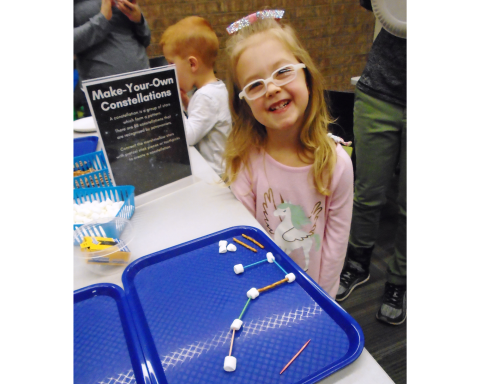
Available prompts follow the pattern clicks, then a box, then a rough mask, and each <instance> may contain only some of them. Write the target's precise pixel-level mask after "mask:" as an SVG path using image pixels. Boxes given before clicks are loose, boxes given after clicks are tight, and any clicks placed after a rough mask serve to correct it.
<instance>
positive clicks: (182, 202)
mask: <svg viewBox="0 0 480 384" xmlns="http://www.w3.org/2000/svg"><path fill="white" fill-rule="evenodd" d="M88 135H92V133H89V134H79V133H76V134H75V137H81V136H88ZM93 135H95V133H93ZM189 153H190V161H191V166H192V173H193V175H194V179H195V182H194V183H193V184H192V185H190V186H188V187H185V188H183V189H181V190H179V191H177V192H175V193H172V194H170V195H167V196H164V197H161V198H159V199H157V200H154V201H152V202H150V203H147V204H144V205H141V206H138V207H135V213H134V214H133V217H132V219H131V221H132V223H133V225H134V228H135V239H134V240H133V241H132V243H131V245H129V248H130V250H131V251H132V255H133V258H134V259H137V258H139V257H142V256H145V255H148V254H150V253H153V252H157V251H160V250H162V249H165V248H169V247H171V246H174V245H177V244H181V243H184V242H186V241H189V240H193V239H196V238H198V237H201V236H205V235H209V234H211V233H213V232H216V231H220V230H223V229H225V228H228V227H233V226H238V225H249V226H252V227H256V228H259V229H261V230H262V231H263V232H265V231H264V230H263V228H262V227H261V225H260V224H259V223H258V222H257V220H256V219H255V218H254V217H253V216H252V215H251V214H250V213H249V212H248V211H247V209H246V208H245V207H244V206H243V205H242V204H241V203H240V202H239V201H238V200H237V199H236V198H235V196H234V195H233V193H232V192H231V191H230V190H229V189H228V188H226V187H225V186H223V185H222V184H220V183H219V178H218V176H217V175H216V174H215V172H214V171H213V170H212V169H211V168H210V166H209V165H208V164H207V163H206V162H205V160H204V159H203V157H202V156H201V155H200V154H199V153H198V151H197V150H196V149H195V148H193V147H190V148H189ZM74 265H75V268H74V289H79V288H82V287H85V286H88V285H91V284H96V283H101V282H109V283H114V284H117V285H119V286H121V287H123V285H122V281H121V276H122V275H121V273H122V272H123V270H121V271H120V272H119V273H117V274H115V275H109V276H99V275H94V274H92V273H91V272H89V271H88V270H86V269H85V268H84V267H83V265H82V264H81V263H79V262H78V263H77V262H75V264H74ZM321 383H322V384H334V383H335V384H372V383H375V384H387V383H388V384H391V383H393V381H392V380H391V379H390V377H389V376H388V375H387V374H386V373H385V371H384V370H383V369H382V368H381V367H380V365H378V363H377V362H376V361H375V360H374V359H373V357H372V356H371V355H370V353H369V352H368V351H367V350H366V349H364V350H363V352H362V354H361V355H360V357H359V358H358V359H357V360H356V361H354V362H353V363H352V364H350V365H348V366H347V367H345V368H344V369H342V370H340V371H338V372H336V373H334V374H333V375H331V376H329V377H327V378H325V379H324V380H322V381H321Z"/></svg>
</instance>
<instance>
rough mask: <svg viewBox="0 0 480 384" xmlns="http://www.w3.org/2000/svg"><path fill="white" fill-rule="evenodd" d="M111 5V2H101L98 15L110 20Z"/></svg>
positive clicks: (104, 0)
mask: <svg viewBox="0 0 480 384" xmlns="http://www.w3.org/2000/svg"><path fill="white" fill-rule="evenodd" d="M112 5H113V0H102V6H101V8H100V13H101V14H102V15H103V16H105V18H106V19H107V20H110V19H111V18H112Z"/></svg>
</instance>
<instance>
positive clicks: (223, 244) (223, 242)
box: [218, 240, 228, 247]
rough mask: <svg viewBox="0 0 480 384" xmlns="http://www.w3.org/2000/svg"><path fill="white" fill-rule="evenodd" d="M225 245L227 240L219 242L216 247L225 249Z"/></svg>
mask: <svg viewBox="0 0 480 384" xmlns="http://www.w3.org/2000/svg"><path fill="white" fill-rule="evenodd" d="M227 244H228V241H227V240H220V241H219V242H218V246H219V247H226V246H227Z"/></svg>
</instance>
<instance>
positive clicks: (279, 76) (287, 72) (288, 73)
mask: <svg viewBox="0 0 480 384" xmlns="http://www.w3.org/2000/svg"><path fill="white" fill-rule="evenodd" d="M296 74H297V72H296V71H295V69H294V68H293V65H292V66H286V67H283V68H280V69H278V70H276V71H275V72H273V74H272V80H273V83H274V84H275V85H277V86H281V85H285V84H287V83H289V82H291V81H292V80H293V79H295V77H296ZM266 92H267V85H266V83H265V80H258V81H255V82H254V83H252V84H250V85H248V86H247V87H246V88H245V93H246V94H247V96H248V97H249V98H251V99H252V98H256V97H259V96H262V95H263V94H264V93H266Z"/></svg>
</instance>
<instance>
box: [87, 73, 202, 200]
mask: <svg viewBox="0 0 480 384" xmlns="http://www.w3.org/2000/svg"><path fill="white" fill-rule="evenodd" d="M175 71H176V70H175V66H172V65H169V66H165V67H161V68H153V69H148V70H144V71H138V72H130V73H125V74H122V75H117V76H108V77H103V78H100V79H92V80H86V81H84V82H83V88H84V91H85V95H86V96H87V99H88V104H89V106H90V110H91V111H92V115H93V116H94V119H95V121H96V124H97V128H98V130H99V134H100V139H101V141H102V144H103V148H104V150H105V155H106V157H107V158H108V162H109V167H110V173H111V176H112V179H113V182H114V183H115V185H133V186H135V196H138V195H141V194H143V193H147V192H150V191H152V190H155V189H156V188H159V187H162V186H165V185H166V184H169V183H172V182H175V181H178V180H180V179H183V178H185V177H188V176H191V175H192V171H191V167H190V159H189V156H188V147H187V142H186V138H185V130H184V126H183V111H182V107H181V101H180V95H179V91H178V86H177V77H176V72H175Z"/></svg>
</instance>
